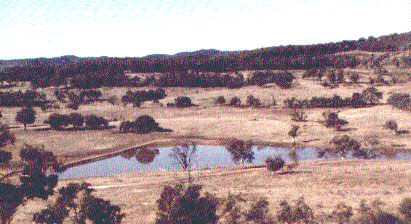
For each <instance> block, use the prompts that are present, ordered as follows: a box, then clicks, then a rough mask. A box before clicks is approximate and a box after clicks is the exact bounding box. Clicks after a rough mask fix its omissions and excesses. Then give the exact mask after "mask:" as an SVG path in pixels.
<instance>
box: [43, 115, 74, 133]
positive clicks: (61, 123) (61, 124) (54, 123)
mask: <svg viewBox="0 0 411 224" xmlns="http://www.w3.org/2000/svg"><path fill="white" fill-rule="evenodd" d="M44 123H46V124H49V125H50V127H51V128H52V129H54V130H60V129H62V128H65V127H67V125H69V124H70V117H69V116H68V115H65V114H59V113H53V114H50V115H49V117H48V119H47V120H46V121H44Z"/></svg>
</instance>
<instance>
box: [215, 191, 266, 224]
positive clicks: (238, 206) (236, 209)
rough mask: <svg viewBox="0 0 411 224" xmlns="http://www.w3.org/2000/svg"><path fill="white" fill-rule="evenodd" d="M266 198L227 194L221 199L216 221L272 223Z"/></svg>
mask: <svg viewBox="0 0 411 224" xmlns="http://www.w3.org/2000/svg"><path fill="white" fill-rule="evenodd" d="M268 205H269V203H268V201H267V199H266V198H254V197H250V198H245V197H244V196H243V195H240V194H229V195H228V197H227V198H226V199H223V200H221V202H220V206H219V209H218V210H219V213H220V214H219V222H218V223H250V224H251V223H259V224H271V223H274V220H273V218H272V217H271V215H270V212H269V208H268Z"/></svg>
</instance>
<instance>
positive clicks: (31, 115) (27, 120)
mask: <svg viewBox="0 0 411 224" xmlns="http://www.w3.org/2000/svg"><path fill="white" fill-rule="evenodd" d="M35 120H36V111H34V110H33V108H31V107H25V108H22V109H21V110H20V111H18V112H17V115H16V121H17V122H19V123H22V124H23V125H24V130H26V129H27V124H33V123H34V121H35Z"/></svg>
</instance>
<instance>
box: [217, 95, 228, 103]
mask: <svg viewBox="0 0 411 224" xmlns="http://www.w3.org/2000/svg"><path fill="white" fill-rule="evenodd" d="M215 103H216V104H220V105H223V104H225V103H226V100H225V98H224V96H219V97H217V98H216V99H215Z"/></svg>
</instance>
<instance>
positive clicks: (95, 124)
mask: <svg viewBox="0 0 411 224" xmlns="http://www.w3.org/2000/svg"><path fill="white" fill-rule="evenodd" d="M84 123H85V124H86V127H87V128H89V129H101V128H105V127H107V126H108V120H106V119H105V118H104V117H99V116H96V115H87V116H86V117H85V118H84Z"/></svg>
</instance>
